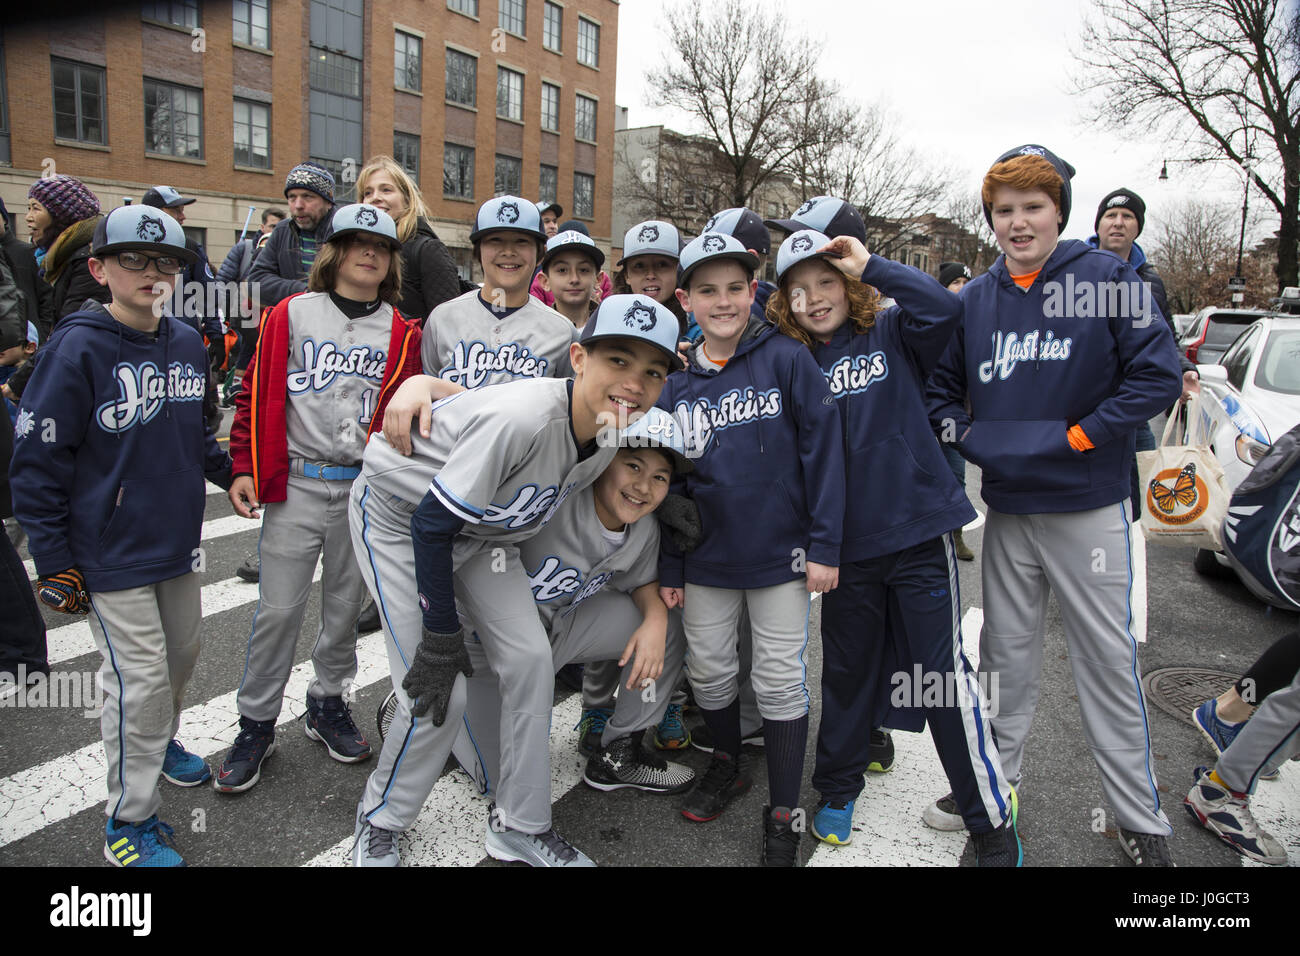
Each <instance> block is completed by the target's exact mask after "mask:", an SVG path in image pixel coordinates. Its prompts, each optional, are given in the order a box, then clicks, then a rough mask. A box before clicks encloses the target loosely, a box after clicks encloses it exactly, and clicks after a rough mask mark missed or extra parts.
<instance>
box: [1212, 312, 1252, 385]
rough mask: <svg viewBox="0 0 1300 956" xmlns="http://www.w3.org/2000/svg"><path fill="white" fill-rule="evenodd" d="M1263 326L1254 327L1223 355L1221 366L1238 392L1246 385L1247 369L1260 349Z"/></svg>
mask: <svg viewBox="0 0 1300 956" xmlns="http://www.w3.org/2000/svg"><path fill="white" fill-rule="evenodd" d="M1261 328H1262V326H1258V325H1256V326H1253V327H1252V328H1251V329H1250V331H1249V332H1247V333H1246V334H1245V335H1243V336H1241V338H1239V339H1237V341H1235V342H1233V343H1232V346H1231V347H1230V348H1229V349H1228V351H1226V352H1224V353H1223V358H1222V359H1220V361H1219V364H1220V365H1222V366H1223V367H1224V369H1226V370H1227V373H1228V381H1229V382H1230V383H1231V384H1232V387H1233V388H1235V389H1236V390H1237V391H1241V389H1242V388H1243V387H1244V386H1245V384H1246V369H1247V368H1248V367H1249V366H1250V358H1251V356H1252V355H1254V354H1255V350H1256V349H1257V348H1258V347H1259V337H1260V336H1261V335H1262V334H1263V332H1261V331H1260V330H1261Z"/></svg>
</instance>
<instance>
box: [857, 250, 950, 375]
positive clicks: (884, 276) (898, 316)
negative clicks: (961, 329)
mask: <svg viewBox="0 0 1300 956" xmlns="http://www.w3.org/2000/svg"><path fill="white" fill-rule="evenodd" d="M862 281H863V282H865V283H866V284H867V285H870V286H872V287H874V288H876V289H879V290H880V291H881V292H883V293H884V294H886V295H888V296H890V297H891V298H892V299H894V301H895V302H897V303H898V305H897V306H896V307H895V308H893V309H888V310H886V312H892V313H893V321H895V322H896V323H897V329H898V336H899V339H900V340H901V342H902V344H903V347H904V348H906V349H907V350H908V352H910V353H911V356H912V361H913V362H914V363H915V365H916V367H917V370H918V371H919V372H920V373H921V378H925V377H926V376H928V375H929V374H930V372H931V371H933V370H934V367H935V365H936V364H937V363H938V361H939V358H940V357H941V356H942V355H943V352H944V349H945V348H947V347H948V341H949V340H950V339H951V338H952V334H953V331H954V330H955V329H956V328H957V326H958V325H960V324H961V318H962V307H961V299H960V298H958V297H957V296H956V295H954V294H953V293H951V292H949V291H948V290H947V289H945V288H944V287H943V286H941V285H939V282H938V280H937V279H935V278H933V277H931V276H929V275H926V274H925V273H924V272H922V271H921V270H920V269H914V268H912V267H911V266H907V265H903V264H902V263H901V262H894V261H893V260H891V259H886V258H885V257H884V256H879V255H873V256H872V257H871V258H870V259H868V260H867V266H866V268H865V269H864V270H863V272H862Z"/></svg>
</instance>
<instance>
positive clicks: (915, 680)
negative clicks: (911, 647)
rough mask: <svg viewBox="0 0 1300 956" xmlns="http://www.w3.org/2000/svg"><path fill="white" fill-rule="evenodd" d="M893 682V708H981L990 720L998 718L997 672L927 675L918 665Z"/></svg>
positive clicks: (929, 673) (941, 672) (935, 673)
mask: <svg viewBox="0 0 1300 956" xmlns="http://www.w3.org/2000/svg"><path fill="white" fill-rule="evenodd" d="M889 682H890V684H891V685H893V690H891V691H890V694H889V703H890V706H892V707H899V708H903V707H911V708H917V709H919V708H923V707H931V708H932V707H949V708H951V707H958V708H962V709H969V708H972V707H979V709H980V710H981V711H982V712H983V713H984V715H985V716H986V717H996V716H997V715H998V697H999V688H1000V683H999V679H998V674H997V672H996V671H994V672H991V673H990V672H989V671H980V672H979V673H978V674H972V673H968V672H967V673H962V674H958V673H957V672H955V671H927V670H923V669H922V667H921V665H920V664H919V663H918V664H914V665H912V669H911V670H910V671H896V672H895V673H894V674H893V675H892V676H891V677H890V678H889Z"/></svg>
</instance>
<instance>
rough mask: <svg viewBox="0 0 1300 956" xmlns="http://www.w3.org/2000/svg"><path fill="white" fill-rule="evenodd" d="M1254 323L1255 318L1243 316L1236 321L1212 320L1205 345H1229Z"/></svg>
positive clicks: (1206, 334)
mask: <svg viewBox="0 0 1300 956" xmlns="http://www.w3.org/2000/svg"><path fill="white" fill-rule="evenodd" d="M1253 321H1255V319H1254V317H1253V316H1249V317H1248V316H1243V317H1242V318H1240V319H1237V320H1235V321H1231V320H1229V321H1225V320H1224V319H1210V329H1209V331H1208V332H1206V333H1205V344H1206V345H1228V344H1230V343H1231V342H1232V340H1233V339H1235V338H1236V337H1237V336H1238V335H1240V334H1241V333H1242V331H1243V330H1244V329H1245V328H1246V326H1248V325H1249V324H1250V323H1251V322H1253Z"/></svg>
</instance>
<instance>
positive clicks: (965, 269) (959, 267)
mask: <svg viewBox="0 0 1300 956" xmlns="http://www.w3.org/2000/svg"><path fill="white" fill-rule="evenodd" d="M962 276H965V277H966V278H967V279H969V278H970V266H968V265H966V263H964V262H941V263H939V285H941V286H943V287H944V288H945V289H946V288H948V286H950V285H952V284H953V283H954V282H956V281H957V280H958V279H960V278H962Z"/></svg>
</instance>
